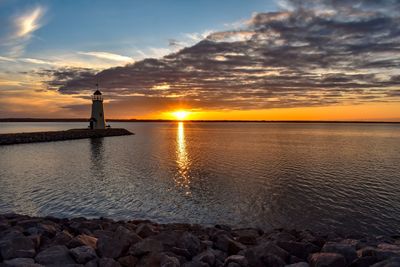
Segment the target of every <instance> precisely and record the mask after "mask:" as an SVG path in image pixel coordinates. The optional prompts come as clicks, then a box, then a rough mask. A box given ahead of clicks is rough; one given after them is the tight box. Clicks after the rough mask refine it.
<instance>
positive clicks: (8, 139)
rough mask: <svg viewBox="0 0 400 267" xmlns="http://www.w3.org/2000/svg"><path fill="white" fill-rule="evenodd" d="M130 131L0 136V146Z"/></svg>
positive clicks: (111, 129) (119, 133) (89, 131)
mask: <svg viewBox="0 0 400 267" xmlns="http://www.w3.org/2000/svg"><path fill="white" fill-rule="evenodd" d="M132 134H133V133H131V132H130V131H128V130H126V129H122V128H109V129H98V130H91V129H71V130H67V131H49V132H32V133H9V134H0V145H13V144H22V143H36V142H52V141H64V140H73V139H85V138H99V137H108V136H121V135H132Z"/></svg>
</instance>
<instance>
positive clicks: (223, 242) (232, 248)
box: [214, 234, 246, 255]
mask: <svg viewBox="0 0 400 267" xmlns="http://www.w3.org/2000/svg"><path fill="white" fill-rule="evenodd" d="M214 245H215V247H216V248H217V249H220V250H222V251H225V252H227V253H228V254H229V255H235V254H237V253H238V252H239V251H241V250H245V249H246V246H245V245H243V244H242V243H240V242H237V241H235V240H233V239H232V238H230V237H229V236H228V235H226V234H221V235H218V236H217V237H216V238H215V240H214Z"/></svg>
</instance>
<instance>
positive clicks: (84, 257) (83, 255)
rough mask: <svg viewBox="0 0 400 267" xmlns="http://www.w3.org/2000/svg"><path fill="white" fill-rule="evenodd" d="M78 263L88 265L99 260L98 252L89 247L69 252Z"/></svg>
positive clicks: (77, 248)
mask: <svg viewBox="0 0 400 267" xmlns="http://www.w3.org/2000/svg"><path fill="white" fill-rule="evenodd" d="M69 251H70V252H71V255H72V257H73V258H74V259H75V261H76V262H77V263H87V262H88V261H91V260H93V259H95V258H97V255H96V251H95V250H94V249H93V248H92V247H89V246H81V247H76V248H72V249H70V250H69Z"/></svg>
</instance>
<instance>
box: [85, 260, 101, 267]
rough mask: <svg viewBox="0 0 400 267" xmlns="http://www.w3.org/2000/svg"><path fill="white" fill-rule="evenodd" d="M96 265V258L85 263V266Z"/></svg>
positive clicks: (97, 264) (93, 266)
mask: <svg viewBox="0 0 400 267" xmlns="http://www.w3.org/2000/svg"><path fill="white" fill-rule="evenodd" d="M98 266H99V260H98V259H94V260H91V261H89V262H87V263H86V264H85V267H98Z"/></svg>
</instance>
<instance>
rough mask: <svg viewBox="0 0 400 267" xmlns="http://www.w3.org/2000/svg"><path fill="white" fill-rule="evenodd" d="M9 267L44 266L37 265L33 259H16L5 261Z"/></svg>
mask: <svg viewBox="0 0 400 267" xmlns="http://www.w3.org/2000/svg"><path fill="white" fill-rule="evenodd" d="M4 264H5V266H7V267H40V266H42V265H39V264H35V261H34V260H33V259H31V258H15V259H12V260H6V261H4Z"/></svg>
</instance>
